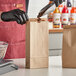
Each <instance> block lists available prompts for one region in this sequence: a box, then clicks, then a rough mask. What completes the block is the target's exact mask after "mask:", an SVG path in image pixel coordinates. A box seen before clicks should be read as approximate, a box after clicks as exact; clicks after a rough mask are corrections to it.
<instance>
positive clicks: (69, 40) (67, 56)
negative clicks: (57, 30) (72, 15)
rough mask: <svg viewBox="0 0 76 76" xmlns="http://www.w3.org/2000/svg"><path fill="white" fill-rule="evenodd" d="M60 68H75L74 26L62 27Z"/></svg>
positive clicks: (75, 45) (75, 36) (75, 43)
mask: <svg viewBox="0 0 76 76" xmlns="http://www.w3.org/2000/svg"><path fill="white" fill-rule="evenodd" d="M62 66H63V68H76V25H70V26H65V27H64V30H63V49H62Z"/></svg>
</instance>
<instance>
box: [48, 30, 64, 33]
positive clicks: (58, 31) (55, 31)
mask: <svg viewBox="0 0 76 76" xmlns="http://www.w3.org/2000/svg"><path fill="white" fill-rule="evenodd" d="M62 32H63V29H50V30H49V33H62Z"/></svg>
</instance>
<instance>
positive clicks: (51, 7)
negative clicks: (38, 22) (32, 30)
mask: <svg viewBox="0 0 76 76" xmlns="http://www.w3.org/2000/svg"><path fill="white" fill-rule="evenodd" d="M63 2H65V0H53V2H52V3H50V4H47V5H46V6H45V7H44V8H42V9H41V10H40V12H39V13H38V16H37V17H38V18H39V17H41V16H43V15H47V14H49V13H51V12H53V11H54V10H55V8H56V6H57V5H58V4H59V5H60V4H62V3H63Z"/></svg>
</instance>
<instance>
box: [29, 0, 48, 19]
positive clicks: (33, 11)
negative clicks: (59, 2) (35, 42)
mask: <svg viewBox="0 0 76 76" xmlns="http://www.w3.org/2000/svg"><path fill="white" fill-rule="evenodd" d="M48 2H49V0H30V2H29V8H28V16H29V18H37V15H38V13H39V11H40V10H41V9H42V8H43V7H44V6H46V5H47V4H48ZM45 17H46V16H44V18H45Z"/></svg>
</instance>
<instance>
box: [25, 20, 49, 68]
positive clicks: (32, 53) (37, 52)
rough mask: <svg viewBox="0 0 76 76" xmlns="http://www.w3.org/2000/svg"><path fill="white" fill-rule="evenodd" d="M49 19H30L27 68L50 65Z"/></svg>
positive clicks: (28, 25) (27, 31)
mask: <svg viewBox="0 0 76 76" xmlns="http://www.w3.org/2000/svg"><path fill="white" fill-rule="evenodd" d="M48 34H49V33H48V21H47V20H46V19H41V21H40V22H38V21H37V19H30V20H29V21H28V22H27V25H26V68H47V67H48Z"/></svg>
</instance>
